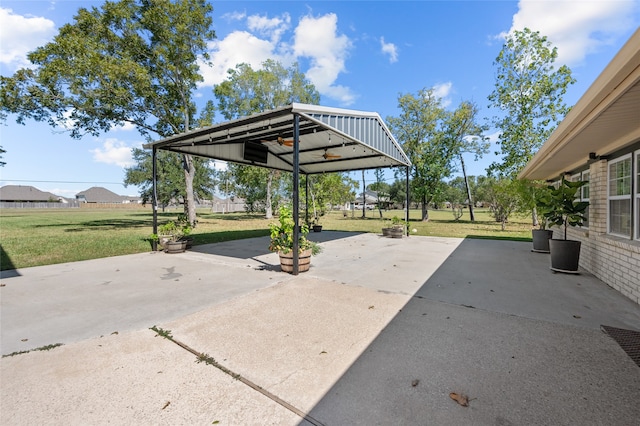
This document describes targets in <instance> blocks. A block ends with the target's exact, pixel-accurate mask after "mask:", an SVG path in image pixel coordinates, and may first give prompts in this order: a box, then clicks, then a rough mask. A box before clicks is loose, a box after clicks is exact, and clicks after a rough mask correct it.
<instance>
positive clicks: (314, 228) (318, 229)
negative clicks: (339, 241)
mask: <svg viewBox="0 0 640 426" xmlns="http://www.w3.org/2000/svg"><path fill="white" fill-rule="evenodd" d="M313 232H322V225H313Z"/></svg>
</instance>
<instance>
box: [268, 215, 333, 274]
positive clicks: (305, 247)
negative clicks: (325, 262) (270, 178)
mask: <svg viewBox="0 0 640 426" xmlns="http://www.w3.org/2000/svg"><path fill="white" fill-rule="evenodd" d="M294 226H295V223H294V221H293V214H292V212H291V208H290V207H288V206H282V207H280V210H279V217H278V223H271V224H269V229H270V234H271V243H270V244H269V250H271V251H272V252H275V253H278V255H279V256H280V268H281V269H282V271H284V272H293V242H294V240H293V230H294ZM308 233H309V227H308V226H307V225H306V224H305V225H301V226H300V230H299V233H298V272H306V271H308V270H309V266H310V265H311V256H313V255H316V254H318V253H320V251H321V250H322V249H321V247H320V246H319V245H318V244H317V243H315V242H313V241H309V240H308V239H307V234H308Z"/></svg>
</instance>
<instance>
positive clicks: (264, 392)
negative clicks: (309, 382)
mask: <svg viewBox="0 0 640 426" xmlns="http://www.w3.org/2000/svg"><path fill="white" fill-rule="evenodd" d="M150 330H152V331H154V332H155V333H156V334H157V335H158V336H161V337H164V338H165V339H167V340H169V341H171V342H173V343H175V344H176V345H178V346H180V347H181V348H182V349H184V350H186V351H187V352H189V353H191V354H193V355H195V356H196V358H198V362H204V363H205V364H207V365H211V366H213V367H215V368H217V369H218V370H220V371H222V372H223V373H225V374H228V375H229V376H231V377H233V378H234V379H236V380H238V381H239V382H241V383H243V384H245V385H247V386H248V387H250V388H251V389H253V390H255V391H257V392H259V393H261V394H262V395H264V396H266V397H267V398H269V399H270V400H272V401H273V402H275V403H277V404H279V405H281V406H282V407H284V408H286V409H287V410H289V411H291V412H293V413H294V414H296V415H298V416H300V417H301V418H302V419H303V420H304V421H307V422H309V423H311V424H312V425H314V426H325V425H324V423H322V422H320V421H318V420H316V419H314V418H313V417H311V416H310V415H309V414H307V413H305V412H304V411H302V410H300V409H299V408H297V407H295V406H293V405H291V404H290V403H288V402H287V401H285V400H283V399H282V398H280V397H278V396H277V395H275V394H273V393H271V392H269V391H268V390H266V389H264V388H263V387H262V386H259V385H257V384H255V383H253V382H252V381H251V380H249V379H247V378H245V377H242V375H240V374H238V373H235V372H233V371H232V370H230V369H228V368H227V367H225V366H223V365H222V364H220V363H219V362H218V361H216V360H215V359H214V358H213V357H211V356H209V355H207V354H204V353H201V352H198V351H196V350H195V349H193V348H192V347H190V346H189V345H187V344H185V343H183V342H181V341H179V340H177V339H176V338H175V337H173V336H172V335H171V332H170V331H166V330H163V329H161V328H158V327H156V326H153V327H151V328H150Z"/></svg>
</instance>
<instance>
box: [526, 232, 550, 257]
mask: <svg viewBox="0 0 640 426" xmlns="http://www.w3.org/2000/svg"><path fill="white" fill-rule="evenodd" d="M531 236H532V238H533V250H531V251H533V252H536V253H549V240H550V239H551V238H552V237H553V231H550V230H548V229H533V230H531Z"/></svg>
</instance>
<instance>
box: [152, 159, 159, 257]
mask: <svg viewBox="0 0 640 426" xmlns="http://www.w3.org/2000/svg"><path fill="white" fill-rule="evenodd" d="M157 158H158V149H157V148H156V147H155V146H154V147H153V150H152V154H151V162H152V170H153V171H152V174H153V177H152V182H153V189H152V193H151V204H152V206H153V235H158V188H157V186H158V185H157V181H158V166H157V165H156V163H157V161H156V160H157ZM151 244H152V245H151V248H152V249H153V251H156V250H158V240H157V239H155V238H154V239H153V242H152V243H151Z"/></svg>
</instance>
